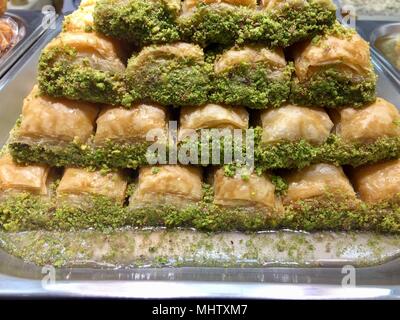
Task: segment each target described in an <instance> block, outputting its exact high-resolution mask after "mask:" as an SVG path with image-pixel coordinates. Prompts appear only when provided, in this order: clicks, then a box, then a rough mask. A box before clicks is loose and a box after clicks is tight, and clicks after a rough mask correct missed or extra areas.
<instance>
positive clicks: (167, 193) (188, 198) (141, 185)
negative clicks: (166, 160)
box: [130, 165, 202, 206]
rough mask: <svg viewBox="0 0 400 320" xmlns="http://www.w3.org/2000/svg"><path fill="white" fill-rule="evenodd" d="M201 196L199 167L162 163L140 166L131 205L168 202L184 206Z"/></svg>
mask: <svg viewBox="0 0 400 320" xmlns="http://www.w3.org/2000/svg"><path fill="white" fill-rule="evenodd" d="M201 198H202V172H201V168H198V167H189V166H179V165H163V166H159V167H142V168H140V170H139V182H138V186H137V189H136V190H135V193H134V195H133V196H132V197H131V200H130V205H131V206H138V205H139V206H140V205H143V204H150V205H153V206H154V205H157V204H169V205H177V206H184V205H187V204H190V203H192V202H196V201H200V200H201Z"/></svg>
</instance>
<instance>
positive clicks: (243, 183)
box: [214, 169, 280, 210]
mask: <svg viewBox="0 0 400 320" xmlns="http://www.w3.org/2000/svg"><path fill="white" fill-rule="evenodd" d="M214 203H215V204H218V205H222V206H239V207H248V208H254V207H265V208H268V209H271V210H274V209H278V208H279V207H280V199H278V198H277V197H276V195H275V185H274V184H273V183H272V182H271V180H270V179H269V178H268V177H267V176H266V175H262V176H258V175H257V174H255V173H252V174H251V175H249V177H248V178H246V179H243V178H242V177H240V176H235V177H227V176H225V174H224V169H218V170H217V171H216V172H215V174H214Z"/></svg>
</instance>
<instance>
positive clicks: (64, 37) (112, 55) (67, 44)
mask: <svg viewBox="0 0 400 320" xmlns="http://www.w3.org/2000/svg"><path fill="white" fill-rule="evenodd" d="M54 48H66V49H73V50H75V51H76V57H75V61H74V62H75V63H77V62H84V63H85V64H86V63H89V64H90V66H91V67H92V68H93V69H96V70H100V71H110V72H114V73H116V72H123V71H124V70H125V65H124V61H125V60H126V52H125V51H124V49H123V48H122V46H121V45H120V44H119V43H118V42H116V41H113V40H110V39H107V38H105V37H102V36H100V35H98V34H94V33H85V32H74V33H72V32H63V33H61V34H60V35H59V36H58V37H57V38H55V39H54V40H53V41H51V42H50V43H49V44H48V45H47V47H46V49H45V50H50V49H54Z"/></svg>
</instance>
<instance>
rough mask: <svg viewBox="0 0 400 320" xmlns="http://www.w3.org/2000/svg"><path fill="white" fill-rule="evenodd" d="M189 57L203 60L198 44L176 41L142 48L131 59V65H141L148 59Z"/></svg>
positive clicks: (201, 50)
mask: <svg viewBox="0 0 400 320" xmlns="http://www.w3.org/2000/svg"><path fill="white" fill-rule="evenodd" d="M164 58H165V59H174V58H191V59H194V60H196V61H199V62H201V61H203V60H204V52H203V49H201V48H200V47H199V46H198V45H194V44H190V43H185V42H177V43H173V44H166V45H158V46H156V45H154V46H149V47H145V48H143V49H142V50H141V51H140V52H139V54H138V55H137V56H136V57H135V59H134V60H133V61H132V65H131V66H132V67H134V66H135V65H137V66H142V65H144V64H146V63H147V62H148V61H151V60H156V59H164Z"/></svg>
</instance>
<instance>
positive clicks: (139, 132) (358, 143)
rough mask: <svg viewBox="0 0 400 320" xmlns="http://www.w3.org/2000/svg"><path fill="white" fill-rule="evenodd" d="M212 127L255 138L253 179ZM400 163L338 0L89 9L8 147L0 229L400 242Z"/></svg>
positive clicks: (59, 44)
mask: <svg viewBox="0 0 400 320" xmlns="http://www.w3.org/2000/svg"><path fill="white" fill-rule="evenodd" d="M174 121H177V123H178V125H177V126H176V127H175V128H174V123H175V122H174ZM205 129H211V130H209V131H208V132H221V131H228V132H239V136H241V137H242V136H246V135H248V133H249V132H251V137H252V139H253V141H252V143H251V145H252V148H253V150H252V151H253V152H252V154H251V155H250V153H249V154H246V156H247V157H251V158H252V163H253V165H252V166H251V169H249V167H248V166H247V165H244V164H243V163H242V162H241V161H237V160H236V159H230V160H229V159H228V160H227V158H225V157H224V155H225V153H226V151H231V153H235V151H237V149H241V150H243V149H246V150H247V145H245V144H246V143H244V142H243V139H242V140H241V139H233V140H234V141H232V140H230V141H228V140H229V139H225V138H224V137H223V136H220V137H219V138H218V139H216V140H212V141H211V137H210V136H207V135H206V136H203V135H199V137H200V136H201V138H199V139H197V140H194V141H193V140H190V139H189V140H188V136H187V133H188V132H192V133H193V132H195V133H200V132H202V131H204V130H205ZM174 130H175V131H176V135H174V136H175V138H172V139H171V135H173V134H172V133H171V131H174ZM171 140H173V141H174V142H176V143H172V142H171ZM175 140H177V141H175ZM210 141H211V143H210ZM205 146H206V147H205ZM189 147H190V148H189ZM213 147H216V148H217V150H219V153H218V154H217V158H218V160H220V161H213V160H214V159H210V158H207V157H205V156H206V155H207V154H209V153H212V152H213V151H214V150H213ZM188 150H189V151H190V152H188ZM188 153H190V155H189V156H188ZM183 155H184V156H183ZM399 158H400V114H399V111H398V110H397V108H396V106H394V105H393V104H392V103H390V102H388V101H386V100H384V99H383V98H378V97H376V75H375V73H374V69H373V65H372V63H371V58H370V53H369V45H368V43H366V42H365V41H364V40H363V39H362V38H361V37H360V36H359V35H358V34H357V33H356V32H355V31H354V30H351V29H348V28H345V27H343V26H342V25H340V24H339V23H338V22H335V6H334V5H333V4H332V3H331V1H330V0H286V1H285V0H264V1H261V2H260V1H256V0H184V1H180V0H151V1H149V0H97V1H95V0H84V1H83V2H82V3H81V5H80V7H79V9H78V10H77V11H76V12H74V13H73V14H71V15H70V16H68V17H66V19H65V22H64V27H63V32H62V33H61V34H60V35H59V36H58V37H57V38H56V39H54V40H53V41H52V42H51V43H49V44H48V46H47V47H46V48H45V49H44V51H43V52H42V55H41V59H40V63H39V77H38V85H36V86H35V87H34V88H33V90H32V92H31V93H30V95H29V96H28V97H27V98H26V99H25V101H24V105H23V110H22V116H21V118H20V119H19V120H18V122H17V124H16V126H15V128H14V129H13V131H12V133H11V137H10V140H9V143H8V145H7V146H6V147H5V148H4V150H3V154H2V158H1V160H0V189H1V202H0V212H1V215H0V224H1V225H2V227H3V228H4V229H6V230H13V231H19V230H31V229H48V230H76V229H87V228H94V229H110V228H113V229H114V228H120V227H126V226H131V227H149V226H154V227H157V226H167V227H194V228H196V229H199V230H207V231H228V230H243V231H260V230H267V229H278V228H291V229H300V230H373V231H377V232H399V231H400V209H399V203H400V202H399V197H398V193H399V192H400V160H398V159H399Z"/></svg>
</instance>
